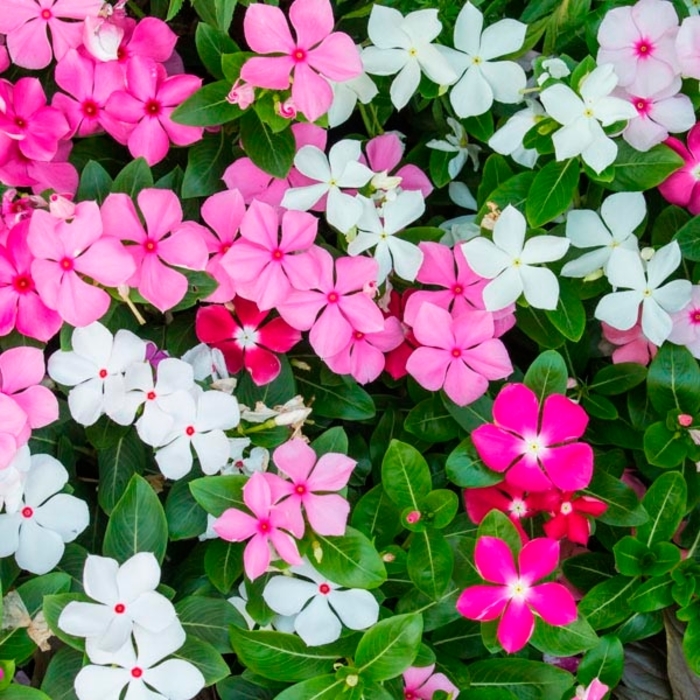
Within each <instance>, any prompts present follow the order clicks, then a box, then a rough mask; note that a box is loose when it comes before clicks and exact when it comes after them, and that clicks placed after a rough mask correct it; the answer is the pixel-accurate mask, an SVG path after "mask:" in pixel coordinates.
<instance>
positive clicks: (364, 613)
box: [328, 589, 379, 630]
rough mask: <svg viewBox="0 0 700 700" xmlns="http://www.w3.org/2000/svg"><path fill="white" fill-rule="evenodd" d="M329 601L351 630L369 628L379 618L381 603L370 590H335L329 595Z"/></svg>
mask: <svg viewBox="0 0 700 700" xmlns="http://www.w3.org/2000/svg"><path fill="white" fill-rule="evenodd" d="M328 602H329V603H330V605H331V607H332V608H333V610H335V612H336V614H337V615H338V617H339V618H340V619H341V621H342V623H343V624H344V625H345V626H346V627H349V628H350V629H351V630H364V629H367V628H368V627H370V626H371V625H373V624H374V623H375V622H376V621H377V619H378V618H379V603H378V602H377V599H376V598H375V597H374V596H373V595H372V594H371V593H370V592H369V591H362V590H357V589H350V590H347V591H333V592H332V593H330V594H329V596H328Z"/></svg>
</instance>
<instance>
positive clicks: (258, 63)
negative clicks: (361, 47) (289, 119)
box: [241, 0, 362, 121]
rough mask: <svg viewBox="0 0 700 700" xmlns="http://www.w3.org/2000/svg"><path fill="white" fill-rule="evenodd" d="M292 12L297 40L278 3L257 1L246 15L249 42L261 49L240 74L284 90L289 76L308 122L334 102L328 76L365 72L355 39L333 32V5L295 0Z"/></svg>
mask: <svg viewBox="0 0 700 700" xmlns="http://www.w3.org/2000/svg"><path fill="white" fill-rule="evenodd" d="M289 17H290V21H291V23H292V26H293V27H294V31H295V34H296V39H294V38H293V37H292V35H291V32H290V31H289V25H288V24H287V20H286V18H285V16H284V13H283V12H282V10H280V9H279V8H278V7H272V6H270V5H263V4H262V3H256V4H254V5H251V6H249V7H248V10H247V11H246V15H245V18H244V20H243V29H244V32H245V37H246V41H247V42H248V45H249V46H250V48H251V49H252V50H253V51H255V52H256V53H260V54H280V53H281V54H283V55H281V56H280V55H277V56H274V57H272V56H271V57H261V56H256V57H254V58H251V59H249V60H248V61H246V62H245V63H244V64H243V68H242V69H241V78H242V79H243V80H245V81H246V82H248V83H250V84H251V85H255V86H257V87H263V88H270V89H272V90H285V89H287V88H288V87H289V82H290V78H291V75H292V73H293V75H294V79H293V83H292V99H293V100H294V104H295V105H296V106H297V109H298V110H299V111H300V112H302V114H303V115H304V116H305V117H306V118H307V119H308V120H309V121H316V119H318V118H319V117H320V116H321V115H322V114H325V113H326V112H327V111H328V109H329V108H330V106H331V103H332V102H333V90H332V89H331V86H330V85H329V84H328V82H326V80H324V78H327V79H330V80H334V81H337V82H344V81H346V80H350V79H351V78H355V77H357V76H358V75H360V74H361V73H362V63H361V61H360V57H359V55H358V54H357V50H356V49H355V44H354V42H353V40H352V39H351V38H350V37H349V36H348V35H347V34H344V33H342V32H333V24H334V19H333V10H332V8H331V4H330V2H329V1H328V0H294V2H293V3H292V4H291V6H290V8H289Z"/></svg>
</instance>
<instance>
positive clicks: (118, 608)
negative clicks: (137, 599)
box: [114, 603, 126, 615]
mask: <svg viewBox="0 0 700 700" xmlns="http://www.w3.org/2000/svg"><path fill="white" fill-rule="evenodd" d="M114 612H115V613H117V615H123V614H124V613H125V612H126V605H124V603H117V604H116V605H115V606H114Z"/></svg>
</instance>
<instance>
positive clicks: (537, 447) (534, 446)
mask: <svg viewBox="0 0 700 700" xmlns="http://www.w3.org/2000/svg"><path fill="white" fill-rule="evenodd" d="M524 442H525V454H528V455H531V456H532V457H539V456H540V455H541V454H542V452H544V445H542V443H541V442H540V439H539V437H533V438H529V439H526V440H525V441H524Z"/></svg>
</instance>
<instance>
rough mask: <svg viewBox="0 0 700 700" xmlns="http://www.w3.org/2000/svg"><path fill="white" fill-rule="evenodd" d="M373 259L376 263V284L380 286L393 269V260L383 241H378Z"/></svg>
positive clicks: (386, 244)
mask: <svg viewBox="0 0 700 700" xmlns="http://www.w3.org/2000/svg"><path fill="white" fill-rule="evenodd" d="M374 259H375V260H376V261H377V264H378V268H377V284H382V282H384V280H385V279H386V278H387V277H388V276H389V275H390V274H391V270H392V269H393V267H394V259H393V258H392V257H391V250H390V249H389V245H388V243H387V241H386V240H385V239H380V241H379V242H378V243H377V247H376V248H375V250H374Z"/></svg>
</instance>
